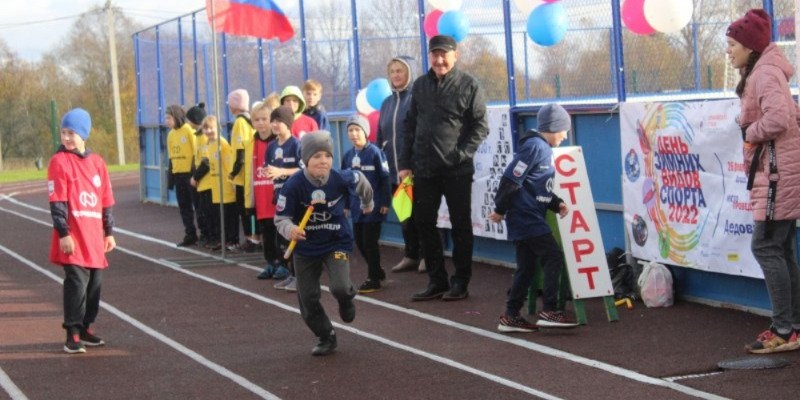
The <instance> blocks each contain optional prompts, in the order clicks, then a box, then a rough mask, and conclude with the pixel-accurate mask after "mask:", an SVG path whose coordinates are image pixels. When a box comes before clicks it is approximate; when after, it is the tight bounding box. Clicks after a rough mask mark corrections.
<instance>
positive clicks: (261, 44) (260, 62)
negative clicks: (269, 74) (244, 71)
mask: <svg viewBox="0 0 800 400" xmlns="http://www.w3.org/2000/svg"><path fill="white" fill-rule="evenodd" d="M256 43H257V44H258V79H259V81H260V82H259V83H261V98H262V99H264V98H266V97H267V83H266V82H265V81H264V41H263V40H261V38H259V39H258V41H257V42H256Z"/></svg>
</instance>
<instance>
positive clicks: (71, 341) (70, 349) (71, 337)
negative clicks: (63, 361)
mask: <svg viewBox="0 0 800 400" xmlns="http://www.w3.org/2000/svg"><path fill="white" fill-rule="evenodd" d="M64 351H65V352H66V353H68V354H80V353H86V347H85V346H84V345H83V343H82V342H81V335H80V333H78V331H67V341H66V342H65V343H64Z"/></svg>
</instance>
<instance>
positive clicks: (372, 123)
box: [366, 111, 381, 143]
mask: <svg viewBox="0 0 800 400" xmlns="http://www.w3.org/2000/svg"><path fill="white" fill-rule="evenodd" d="M366 117H367V121H369V137H368V138H367V140H368V141H370V142H372V143H375V140H376V139H377V138H378V120H379V119H380V118H381V112H380V111H373V112H371V113H370V114H369V115H366Z"/></svg>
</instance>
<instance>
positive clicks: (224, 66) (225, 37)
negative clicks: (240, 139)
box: [218, 33, 232, 139]
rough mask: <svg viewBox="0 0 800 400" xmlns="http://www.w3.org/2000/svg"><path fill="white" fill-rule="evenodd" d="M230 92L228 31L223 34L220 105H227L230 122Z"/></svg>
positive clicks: (226, 116)
mask: <svg viewBox="0 0 800 400" xmlns="http://www.w3.org/2000/svg"><path fill="white" fill-rule="evenodd" d="M230 92H231V90H230V87H229V86H228V35H227V34H226V33H223V34H222V98H221V99H219V102H220V103H222V104H220V105H219V106H220V107H222V106H223V105H225V107H223V108H224V110H225V111H224V113H225V122H228V121H230V120H231V119H232V118H231V110H230V108H228V107H227V103H228V101H227V98H228V93H230ZM220 117H221V116H220ZM218 122H219V123H220V125H222V119H221V118H220V120H219V121H218ZM222 126H224V125H222ZM222 133H229V132H227V130H226V132H220V135H222ZM228 139H230V137H228Z"/></svg>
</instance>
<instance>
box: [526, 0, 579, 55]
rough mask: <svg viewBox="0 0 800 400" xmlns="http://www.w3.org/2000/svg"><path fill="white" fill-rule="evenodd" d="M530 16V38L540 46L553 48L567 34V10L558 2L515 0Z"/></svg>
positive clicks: (528, 27) (551, 0) (555, 0)
mask: <svg viewBox="0 0 800 400" xmlns="http://www.w3.org/2000/svg"><path fill="white" fill-rule="evenodd" d="M514 4H515V5H516V6H517V8H518V9H519V10H520V11H522V13H523V14H528V25H527V29H528V36H529V37H530V38H531V40H533V42H534V43H536V44H538V45H539V46H545V47H547V46H552V45H554V44H556V43H558V42H560V41H561V39H563V38H564V35H566V34H567V25H568V21H567V10H566V8H565V7H564V5H563V4H561V2H559V1H558V0H514Z"/></svg>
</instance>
